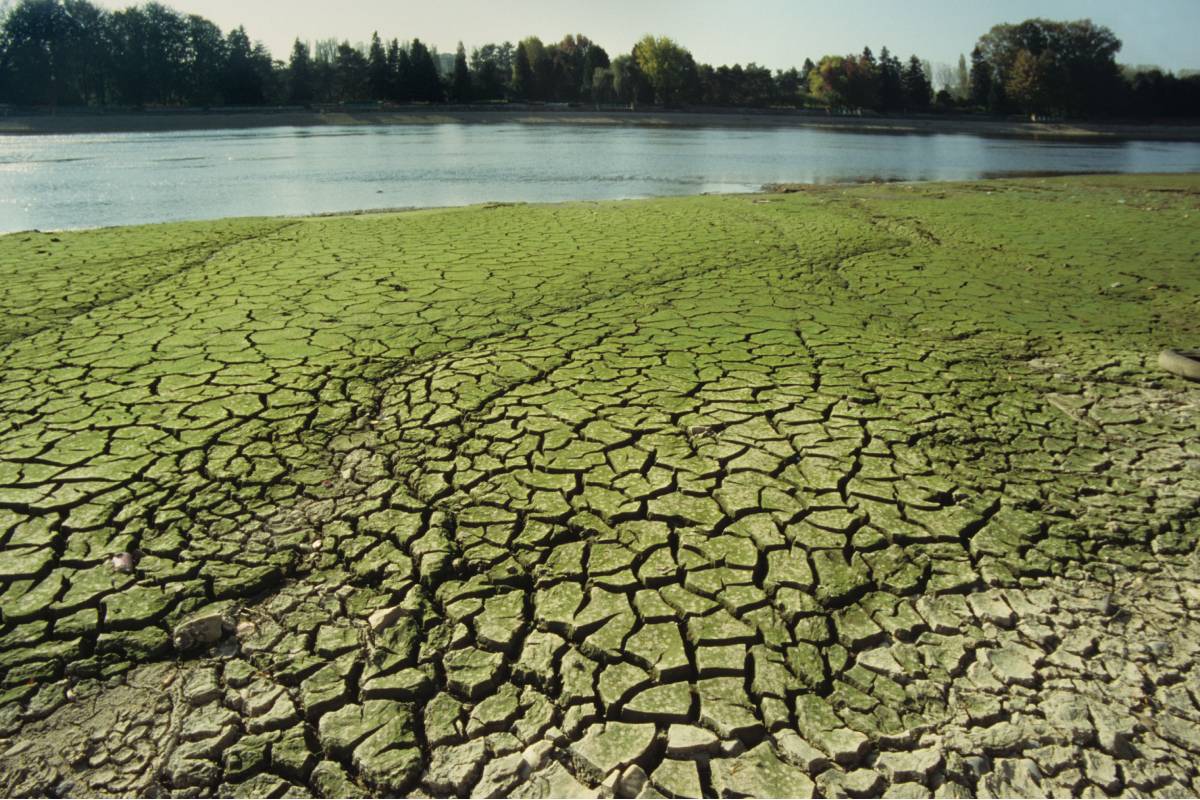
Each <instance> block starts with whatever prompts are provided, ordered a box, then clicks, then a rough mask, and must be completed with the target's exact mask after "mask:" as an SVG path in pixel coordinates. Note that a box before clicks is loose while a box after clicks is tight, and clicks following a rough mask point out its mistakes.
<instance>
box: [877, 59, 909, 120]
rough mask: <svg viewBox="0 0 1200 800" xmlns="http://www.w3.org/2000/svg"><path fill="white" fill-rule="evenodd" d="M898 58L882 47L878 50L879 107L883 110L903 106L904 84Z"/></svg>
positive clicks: (895, 109) (892, 109)
mask: <svg viewBox="0 0 1200 800" xmlns="http://www.w3.org/2000/svg"><path fill="white" fill-rule="evenodd" d="M901 73H902V67H901V65H900V59H898V58H896V57H895V56H894V55H892V54H891V53H889V52H888V49H887V48H886V47H884V48H883V49H882V50H880V51H879V107H880V109H881V110H883V111H898V110H899V109H901V108H904V84H903V82H902V80H901Z"/></svg>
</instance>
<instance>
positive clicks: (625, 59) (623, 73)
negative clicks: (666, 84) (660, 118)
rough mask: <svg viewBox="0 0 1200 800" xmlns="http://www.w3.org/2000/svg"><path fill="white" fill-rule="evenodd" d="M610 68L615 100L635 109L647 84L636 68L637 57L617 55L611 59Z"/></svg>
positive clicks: (644, 77)
mask: <svg viewBox="0 0 1200 800" xmlns="http://www.w3.org/2000/svg"><path fill="white" fill-rule="evenodd" d="M611 69H612V76H613V93H614V94H615V95H616V96H617V102H619V103H623V104H625V105H627V106H629V107H630V108H633V109H636V108H637V104H638V102H639V101H640V100H641V99H642V97H643V95H644V94H645V87H646V85H647V84H648V81H647V80H646V76H645V75H643V74H642V71H641V69H639V68H638V64H637V59H635V58H634V57H633V56H628V55H619V56H617V57H616V58H614V59H613V60H612V66H611Z"/></svg>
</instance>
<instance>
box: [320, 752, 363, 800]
mask: <svg viewBox="0 0 1200 800" xmlns="http://www.w3.org/2000/svg"><path fill="white" fill-rule="evenodd" d="M309 782H310V783H311V784H312V786H313V788H315V789H316V790H317V791H318V792H320V796H321V797H364V796H365V795H364V794H363V792H362V790H361V789H359V788H358V787H357V786H355V785H354V784H353V783H352V782H351V781H350V777H349V776H348V775H346V771H345V770H344V769H342V765H341V764H339V763H337V762H336V761H322V762H321V763H319V764H317V765H316V766H315V767H313V771H312V776H311V777H310V778H309Z"/></svg>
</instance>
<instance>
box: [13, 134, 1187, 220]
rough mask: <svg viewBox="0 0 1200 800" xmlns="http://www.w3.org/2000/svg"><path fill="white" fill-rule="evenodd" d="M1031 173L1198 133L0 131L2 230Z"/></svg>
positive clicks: (1158, 151)
mask: <svg viewBox="0 0 1200 800" xmlns="http://www.w3.org/2000/svg"><path fill="white" fill-rule="evenodd" d="M1032 170H1037V171H1043V170H1049V171H1062V172H1183V171H1196V170H1200V144H1198V143H1189V142H1180V143H1176V142H1170V143H1164V142H1126V143H1121V144H1107V145H1095V144H1074V143H1070V144H1064V143H1057V142H1038V141H1030V140H1017V139H986V138H980V137H976V136H965V135H934V136H915V135H886V134H854V133H836V132H829V131H821V130H816V129H804V128H790V129H788V128H784V129H780V128H775V129H763V130H748V129H728V128H707V129H649V128H625V127H608V126H596V127H576V126H564V125H547V126H539V125H521V124H495V125H397V126H377V127H376V126H369V127H364V126H347V127H315V128H259V129H252V130H237V131H181V132H175V133H121V134H96V135H71V136H0V232H10V231H17V230H27V229H30V228H39V229H41V230H51V229H58V228H81V227H93V226H103V225H123V224H130V223H143V222H163V221H168V220H185V219H211V218H218V217H228V216H247V215H287V214H311V213H316V212H328V211H350V210H355V209H367V208H391V207H402V206H449V205H465V204H470V203H480V202H485V201H528V202H546V201H556V200H604V199H619V198H630V197H649V196H659V195H680V194H699V193H701V192H739V191H754V190H757V189H758V188H759V187H761V186H762V185H763V184H764V183H771V182H806V183H812V182H815V183H825V182H838V181H850V180H861V179H889V180H960V179H972V178H978V177H981V176H984V175H991V174H997V173H1009V172H1025V171H1032Z"/></svg>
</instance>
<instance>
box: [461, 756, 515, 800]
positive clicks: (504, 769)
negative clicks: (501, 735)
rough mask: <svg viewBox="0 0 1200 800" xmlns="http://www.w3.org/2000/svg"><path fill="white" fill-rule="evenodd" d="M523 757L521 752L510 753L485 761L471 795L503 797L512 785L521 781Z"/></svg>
mask: <svg viewBox="0 0 1200 800" xmlns="http://www.w3.org/2000/svg"><path fill="white" fill-rule="evenodd" d="M523 764H524V759H523V757H522V755H521V753H510V754H509V755H507V756H504V757H503V758H495V759H492V760H490V761H488V762H487V763H486V765H485V766H484V768H483V775H481V776H480V777H479V783H478V784H476V786H475V789H474V790H473V791H472V792H471V797H505V796H507V795H508V794H509V792H510V791H511V790H512V788H513V787H514V786H516V785H517V784H518V783H519V782H520V781H521V768H522V765H523Z"/></svg>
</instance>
